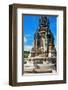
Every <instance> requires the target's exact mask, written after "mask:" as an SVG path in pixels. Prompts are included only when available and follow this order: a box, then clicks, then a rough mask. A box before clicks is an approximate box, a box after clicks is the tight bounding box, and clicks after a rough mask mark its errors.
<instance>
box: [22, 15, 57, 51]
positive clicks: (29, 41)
mask: <svg viewBox="0 0 68 90" xmlns="http://www.w3.org/2000/svg"><path fill="white" fill-rule="evenodd" d="M39 18H40V16H35V15H34V16H33V15H24V16H23V29H24V48H26V49H29V50H30V49H31V48H32V46H33V41H34V33H35V32H36V30H37V29H38V26H39ZM48 19H49V22H50V30H51V32H52V33H53V35H54V39H55V40H54V42H55V45H56V36H57V35H56V34H57V16H48Z"/></svg>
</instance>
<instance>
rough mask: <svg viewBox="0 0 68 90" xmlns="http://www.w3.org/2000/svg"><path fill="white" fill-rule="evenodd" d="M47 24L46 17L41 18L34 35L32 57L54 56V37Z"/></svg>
mask: <svg viewBox="0 0 68 90" xmlns="http://www.w3.org/2000/svg"><path fill="white" fill-rule="evenodd" d="M49 24H50V23H49V20H48V18H47V16H41V18H40V19H39V27H38V30H37V31H36V32H35V34H34V47H33V48H32V50H31V56H32V57H34V56H37V55H44V56H46V57H53V56H56V48H55V45H54V36H53V34H52V32H51V30H50V28H49V27H50V26H49Z"/></svg>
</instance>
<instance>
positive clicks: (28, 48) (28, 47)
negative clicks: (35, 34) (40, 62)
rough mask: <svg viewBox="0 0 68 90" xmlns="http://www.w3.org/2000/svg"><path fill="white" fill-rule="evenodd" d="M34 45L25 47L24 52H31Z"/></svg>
mask: <svg viewBox="0 0 68 90" xmlns="http://www.w3.org/2000/svg"><path fill="white" fill-rule="evenodd" d="M32 47H33V45H24V51H31V49H32Z"/></svg>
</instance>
